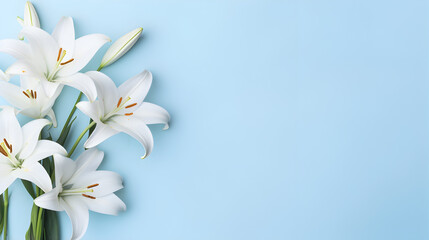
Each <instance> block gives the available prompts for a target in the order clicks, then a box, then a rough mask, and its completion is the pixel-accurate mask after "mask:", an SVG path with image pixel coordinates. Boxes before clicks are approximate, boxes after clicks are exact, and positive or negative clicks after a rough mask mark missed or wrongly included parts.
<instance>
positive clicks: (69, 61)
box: [61, 58, 74, 65]
mask: <svg viewBox="0 0 429 240" xmlns="http://www.w3.org/2000/svg"><path fill="white" fill-rule="evenodd" d="M73 60H74V58H72V59H70V60H68V61H67V62H63V63H61V65H66V64H67V63H71V62H73Z"/></svg>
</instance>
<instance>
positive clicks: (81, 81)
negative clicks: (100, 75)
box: [56, 73, 97, 102]
mask: <svg viewBox="0 0 429 240" xmlns="http://www.w3.org/2000/svg"><path fill="white" fill-rule="evenodd" d="M56 81H57V82H61V83H63V84H65V85H68V86H70V87H73V88H76V89H77V90H80V91H81V92H83V94H85V96H86V97H87V98H88V100H89V101H90V102H93V101H94V100H95V99H96V98H97V89H96V87H95V84H94V82H93V81H92V79H91V78H90V77H88V76H87V75H85V74H83V73H75V74H73V75H70V76H67V77H63V78H58V79H56Z"/></svg>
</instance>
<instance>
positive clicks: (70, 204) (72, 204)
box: [60, 196, 89, 240]
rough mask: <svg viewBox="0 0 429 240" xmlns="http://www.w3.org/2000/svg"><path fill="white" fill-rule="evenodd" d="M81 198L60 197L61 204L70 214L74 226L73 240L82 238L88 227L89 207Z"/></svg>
mask: <svg viewBox="0 0 429 240" xmlns="http://www.w3.org/2000/svg"><path fill="white" fill-rule="evenodd" d="M81 198H82V197H81V196H67V197H63V198H61V199H60V204H61V206H62V207H63V208H64V210H66V213H67V215H69V218H70V221H71V224H72V226H73V235H72V237H71V239H72V240H77V239H81V238H82V236H83V235H84V234H85V232H86V229H87V228H88V223H89V213H88V208H87V206H86V204H85V203H84V202H83V201H82V200H81Z"/></svg>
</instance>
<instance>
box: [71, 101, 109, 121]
mask: <svg viewBox="0 0 429 240" xmlns="http://www.w3.org/2000/svg"><path fill="white" fill-rule="evenodd" d="M99 104H101V103H100V102H99V101H95V102H92V103H90V102H87V101H82V102H79V103H78V104H76V107H77V108H78V109H79V110H80V111H81V112H83V114H85V115H86V116H88V117H90V118H91V119H92V120H94V121H95V122H96V123H97V124H99V123H100V124H102V122H101V121H100V118H101V117H102V116H103V115H104V113H103V112H100V110H101V111H103V110H102V109H101V108H100V107H99Z"/></svg>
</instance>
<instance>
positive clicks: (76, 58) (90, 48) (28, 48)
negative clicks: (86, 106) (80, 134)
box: [0, 17, 110, 101]
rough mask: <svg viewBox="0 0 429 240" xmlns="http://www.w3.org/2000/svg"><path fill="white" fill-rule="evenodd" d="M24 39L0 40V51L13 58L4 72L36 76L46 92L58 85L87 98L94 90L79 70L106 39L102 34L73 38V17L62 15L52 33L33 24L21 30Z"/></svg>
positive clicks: (52, 93)
mask: <svg viewBox="0 0 429 240" xmlns="http://www.w3.org/2000/svg"><path fill="white" fill-rule="evenodd" d="M21 34H22V36H24V37H25V38H26V39H27V40H28V43H25V42H23V41H19V40H15V39H5V40H1V41H0V52H4V53H7V54H9V55H11V56H12V57H14V58H15V59H17V62H15V63H14V64H12V66H10V67H9V68H8V69H7V70H6V73H7V74H10V75H22V76H30V77H34V78H36V79H39V80H40V82H41V84H42V86H43V88H44V89H45V92H46V94H47V95H48V96H50V97H51V96H53V95H54V94H55V93H56V91H57V89H58V88H59V87H60V86H62V85H68V86H71V87H74V88H76V89H78V90H80V91H81V92H83V93H84V94H85V95H86V96H87V97H88V99H89V100H90V101H93V100H95V98H96V94H97V91H96V89H95V85H94V83H93V82H92V80H91V79H90V78H89V77H88V76H86V75H85V74H83V73H79V71H80V70H81V69H82V68H83V67H85V66H86V65H87V64H88V62H89V61H90V60H91V59H92V57H93V56H94V55H95V53H96V52H97V51H98V49H100V48H101V47H102V46H103V45H104V44H105V43H106V42H108V41H110V39H109V38H108V37H107V36H105V35H102V34H90V35H86V36H83V37H80V38H78V39H76V40H75V33H74V25H73V19H72V18H70V17H63V18H61V20H60V21H59V23H58V24H57V26H56V27H55V30H54V32H53V33H52V35H50V34H49V33H47V32H45V31H43V30H42V29H40V28H36V27H24V28H23V30H22V31H21Z"/></svg>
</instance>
